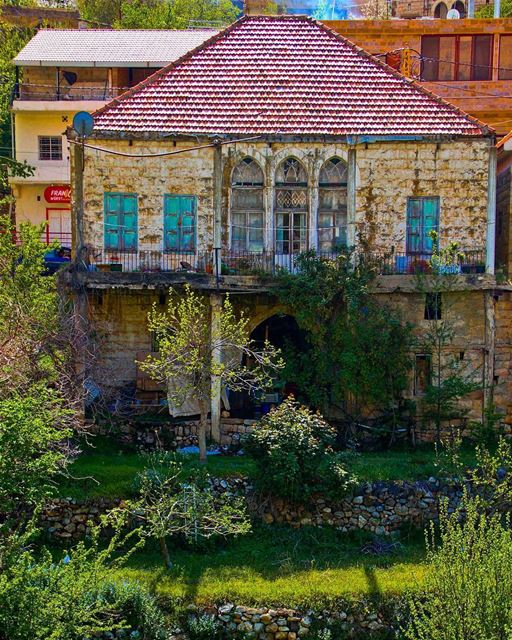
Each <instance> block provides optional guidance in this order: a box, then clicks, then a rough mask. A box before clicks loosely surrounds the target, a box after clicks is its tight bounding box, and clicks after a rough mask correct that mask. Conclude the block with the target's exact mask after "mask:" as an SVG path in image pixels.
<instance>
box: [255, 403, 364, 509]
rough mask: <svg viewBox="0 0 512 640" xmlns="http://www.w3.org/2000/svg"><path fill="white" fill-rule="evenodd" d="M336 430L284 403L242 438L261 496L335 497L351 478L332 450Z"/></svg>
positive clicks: (307, 413)
mask: <svg viewBox="0 0 512 640" xmlns="http://www.w3.org/2000/svg"><path fill="white" fill-rule="evenodd" d="M335 437H336V431H335V429H334V428H332V427H331V426H330V425H329V424H327V422H325V420H324V419H323V418H322V416H321V415H320V414H314V413H313V412H312V411H310V410H309V409H308V408H307V407H303V406H300V405H299V404H298V403H297V402H295V400H293V399H290V398H288V399H286V400H285V401H284V402H283V403H282V404H281V405H280V406H279V407H277V408H276V409H274V410H273V411H271V412H270V413H269V414H268V415H266V416H265V417H264V418H263V419H262V420H261V421H260V423H259V424H258V425H257V426H256V427H255V428H254V430H253V432H252V433H251V434H250V435H248V436H246V438H245V440H244V446H245V448H246V451H247V452H248V453H249V454H251V455H252V456H253V458H254V459H255V461H256V467H257V476H256V482H257V485H258V486H259V488H260V489H261V490H262V491H263V492H265V493H272V494H275V495H278V496H281V497H283V498H288V499H290V500H294V501H297V500H302V499H307V498H309V497H310V496H311V495H312V494H313V493H322V494H323V495H326V496H328V497H332V498H335V497H339V496H341V495H343V494H344V493H346V492H347V490H349V488H350V487H351V486H352V485H353V484H354V482H355V479H354V478H353V476H351V474H350V473H349V472H348V471H347V469H346V468H345V464H344V463H343V461H342V458H341V455H340V454H336V453H335V452H334V449H333V445H334V442H335Z"/></svg>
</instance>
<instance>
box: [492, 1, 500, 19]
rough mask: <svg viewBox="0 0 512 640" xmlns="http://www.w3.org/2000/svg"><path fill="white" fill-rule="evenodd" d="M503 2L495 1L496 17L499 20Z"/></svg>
mask: <svg viewBox="0 0 512 640" xmlns="http://www.w3.org/2000/svg"><path fill="white" fill-rule="evenodd" d="M500 10H501V0H494V17H495V18H499V17H500V13H501V11H500Z"/></svg>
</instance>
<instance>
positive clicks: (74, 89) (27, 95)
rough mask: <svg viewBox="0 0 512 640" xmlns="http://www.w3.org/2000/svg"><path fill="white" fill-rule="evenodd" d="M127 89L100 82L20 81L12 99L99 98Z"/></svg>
mask: <svg viewBox="0 0 512 640" xmlns="http://www.w3.org/2000/svg"><path fill="white" fill-rule="evenodd" d="M126 90H127V87H108V86H105V85H104V84H101V83H97V84H96V83H87V85H79V84H76V85H75V84H74V85H67V84H63V85H61V86H57V85H55V84H52V85H49V84H48V85H45V84H30V83H27V82H20V83H18V84H17V85H15V87H14V92H13V99H14V100H51V101H60V100H64V101H65V100H101V101H107V100H112V98H116V97H117V96H119V95H120V94H121V93H123V92H124V91H126Z"/></svg>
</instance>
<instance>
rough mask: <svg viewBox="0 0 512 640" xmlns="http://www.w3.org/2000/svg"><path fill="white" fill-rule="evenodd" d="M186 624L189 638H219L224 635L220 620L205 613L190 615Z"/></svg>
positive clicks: (206, 639)
mask: <svg viewBox="0 0 512 640" xmlns="http://www.w3.org/2000/svg"><path fill="white" fill-rule="evenodd" d="M186 626H187V636H188V638H189V639H190V640H219V639H220V638H222V636H223V635H224V634H223V628H222V625H221V624H220V622H219V621H218V620H217V619H216V618H215V616H213V615H209V614H207V613H202V614H200V615H198V616H190V617H189V618H188V620H187V625H186Z"/></svg>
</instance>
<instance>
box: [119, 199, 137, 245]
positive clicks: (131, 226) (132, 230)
mask: <svg viewBox="0 0 512 640" xmlns="http://www.w3.org/2000/svg"><path fill="white" fill-rule="evenodd" d="M137 217H138V216H137V196H135V195H132V194H127V195H124V196H123V216H122V235H123V243H122V247H123V249H129V250H135V249H137Z"/></svg>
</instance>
